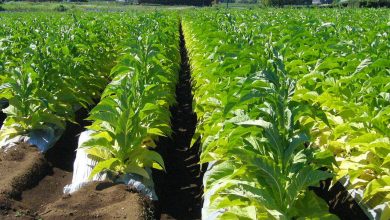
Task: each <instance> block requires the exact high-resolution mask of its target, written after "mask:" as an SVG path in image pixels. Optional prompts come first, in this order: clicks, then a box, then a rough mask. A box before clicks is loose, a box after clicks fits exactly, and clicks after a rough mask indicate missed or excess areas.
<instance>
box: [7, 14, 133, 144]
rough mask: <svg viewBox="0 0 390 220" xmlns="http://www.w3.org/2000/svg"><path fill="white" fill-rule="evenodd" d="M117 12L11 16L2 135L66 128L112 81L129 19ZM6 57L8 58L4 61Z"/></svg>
mask: <svg viewBox="0 0 390 220" xmlns="http://www.w3.org/2000/svg"><path fill="white" fill-rule="evenodd" d="M117 18H118V19H117V20H116V21H111V19H113V17H112V16H107V15H106V16H99V17H97V16H95V15H93V14H89V15H78V14H74V15H63V16H55V15H50V16H48V15H47V14H44V13H43V14H23V15H22V16H20V17H19V15H13V14H9V15H6V16H2V18H1V20H2V28H1V31H0V50H1V51H2V53H1V55H0V56H1V60H2V61H1V63H0V73H1V78H0V82H1V83H2V84H1V86H0V99H6V100H8V102H9V107H8V108H6V109H4V110H3V111H4V113H6V114H7V119H6V121H5V122H4V126H5V127H4V129H2V133H1V135H0V137H1V139H3V138H6V137H7V136H8V137H12V136H15V135H18V134H25V133H28V132H30V131H32V130H39V129H43V130H45V129H46V128H47V127H50V126H51V125H55V126H57V127H58V128H61V129H64V128H65V122H66V121H71V122H74V111H75V110H76V109H78V108H80V107H84V108H87V107H88V106H89V105H91V104H93V103H94V102H93V99H95V98H97V97H99V94H100V92H101V90H102V89H103V88H104V86H105V85H106V83H107V78H108V72H109V69H110V68H111V67H112V63H113V61H114V59H115V57H116V54H115V52H116V47H117V45H118V44H119V42H120V41H121V39H123V37H124V36H125V35H126V33H124V32H119V33H118V31H117V29H121V27H123V26H125V25H126V23H127V22H128V21H129V20H130V21H131V18H127V19H128V20H127V21H124V20H121V18H120V16H118V17H117ZM3 61H4V62H3Z"/></svg>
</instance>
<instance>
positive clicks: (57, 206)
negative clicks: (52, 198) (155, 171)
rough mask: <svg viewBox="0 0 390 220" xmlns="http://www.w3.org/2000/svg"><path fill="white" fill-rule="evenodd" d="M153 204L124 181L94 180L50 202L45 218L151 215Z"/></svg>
mask: <svg viewBox="0 0 390 220" xmlns="http://www.w3.org/2000/svg"><path fill="white" fill-rule="evenodd" d="M150 208H151V204H150V203H149V202H148V200H147V199H146V198H144V197H142V196H140V194H138V193H135V192H134V191H133V190H132V189H129V188H128V187H127V186H125V185H123V184H112V183H109V182H93V183H91V184H89V185H87V186H85V187H83V188H82V189H80V190H79V191H77V192H76V193H74V194H72V195H65V196H63V197H62V198H61V199H59V200H57V201H56V202H54V203H52V204H49V205H48V206H47V207H46V208H45V210H44V211H43V212H42V213H40V216H41V217H42V218H43V219H48V220H50V219H59V220H60V219H72V220H73V219H74V220H76V219H80V220H84V219H107V220H108V219H147V218H150V217H148V216H150V212H149V209H150Z"/></svg>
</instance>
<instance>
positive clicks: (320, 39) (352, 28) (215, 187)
mask: <svg viewBox="0 0 390 220" xmlns="http://www.w3.org/2000/svg"><path fill="white" fill-rule="evenodd" d="M387 12H388V11H387V10H358V11H356V10H342V11H339V10H275V9H272V10H260V11H246V12H245V13H243V12H242V11H211V10H205V11H196V12H192V13H188V14H186V15H184V17H183V30H184V35H185V40H186V44H187V48H188V50H189V57H190V61H191V66H192V71H193V72H192V77H193V86H194V88H193V92H194V106H195V111H196V113H197V115H198V118H199V124H198V127H197V132H196V135H195V137H194V141H195V140H196V139H197V138H199V137H200V138H201V142H202V147H201V150H202V154H201V163H204V164H206V163H208V171H207V172H206V174H205V178H204V187H205V203H204V207H203V211H202V214H203V217H204V218H218V219H226V218H229V219H269V218H271V217H272V218H277V219H291V218H319V219H334V218H337V217H336V216H334V215H332V214H330V213H328V207H327V204H326V202H325V201H323V200H322V199H320V198H319V197H317V196H316V195H315V194H314V193H313V192H312V191H310V190H308V187H309V186H316V185H318V184H319V182H320V181H321V180H325V179H328V178H332V184H335V183H336V182H337V181H340V182H342V183H343V184H344V186H345V187H346V189H347V190H349V192H350V193H351V195H352V196H353V197H354V198H355V200H356V201H357V202H358V203H359V205H360V206H361V207H362V209H363V210H364V211H365V212H366V214H367V216H369V217H370V218H375V219H388V217H389V210H390V203H389V202H390V196H389V195H390V194H389V190H390V189H389V187H388V186H389V185H390V179H389V178H390V175H389V168H390V167H389V166H390V163H389V162H390V161H389V158H390V157H389V153H390V141H389V134H390V133H389V132H390V128H389V123H390V114H389V113H390V112H389V111H390V93H389V91H390V82H389V79H390V72H389V66H390V65H389V59H388V58H389V52H390V48H389V41H388V39H389V38H388V30H389V21H388V15H387V14H386V13H387Z"/></svg>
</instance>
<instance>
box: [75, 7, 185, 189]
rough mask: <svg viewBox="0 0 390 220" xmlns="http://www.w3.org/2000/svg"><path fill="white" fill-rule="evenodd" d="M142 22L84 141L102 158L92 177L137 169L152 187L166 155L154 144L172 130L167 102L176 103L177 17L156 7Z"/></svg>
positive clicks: (126, 46) (113, 72) (134, 29)
mask: <svg viewBox="0 0 390 220" xmlns="http://www.w3.org/2000/svg"><path fill="white" fill-rule="evenodd" d="M137 23H138V24H139V25H136V26H133V27H132V28H131V29H127V30H126V31H129V32H131V33H132V34H133V36H132V37H131V38H128V39H125V40H124V45H123V48H122V51H123V52H122V53H121V56H120V58H119V62H118V64H117V65H116V66H115V67H114V68H113V69H112V70H111V75H110V77H111V78H112V81H111V83H110V84H109V85H108V86H107V87H106V89H105V90H104V92H103V94H102V97H101V100H100V102H99V103H98V105H97V106H96V107H95V108H93V109H92V111H91V113H90V114H91V115H90V117H89V120H92V121H93V124H92V125H91V126H89V127H88V128H89V129H90V130H92V131H93V135H92V138H91V139H90V140H88V141H87V142H86V143H84V145H83V146H81V147H84V148H86V149H87V151H86V152H87V153H88V154H89V155H90V156H91V157H92V158H93V159H95V160H96V161H97V162H98V164H97V165H96V166H95V168H94V169H93V171H92V173H91V175H90V178H93V177H94V176H95V175H96V174H98V173H101V172H109V174H110V175H109V176H110V177H113V178H114V179H113V180H115V178H117V177H121V175H123V174H137V175H139V176H140V177H142V182H143V183H144V184H145V185H146V186H148V187H151V188H152V187H153V181H152V179H151V172H150V169H151V168H155V169H160V170H163V169H165V168H164V161H163V159H162V157H161V156H160V155H159V154H158V153H157V152H155V151H153V148H154V147H156V144H155V141H157V140H158V138H159V137H162V136H170V135H171V133H172V130H171V125H170V117H171V114H170V111H169V107H170V106H172V105H174V104H175V100H176V99H175V95H174V94H175V88H176V82H177V79H178V71H179V64H180V54H179V32H178V27H179V24H178V19H177V17H176V16H170V15H167V14H165V15H164V14H160V13H155V14H152V15H145V16H140V17H139V18H138V20H137Z"/></svg>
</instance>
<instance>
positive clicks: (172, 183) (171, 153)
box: [153, 26, 203, 219]
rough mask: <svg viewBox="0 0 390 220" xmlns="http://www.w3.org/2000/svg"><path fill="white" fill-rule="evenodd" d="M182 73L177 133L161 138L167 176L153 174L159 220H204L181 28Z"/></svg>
mask: <svg viewBox="0 0 390 220" xmlns="http://www.w3.org/2000/svg"><path fill="white" fill-rule="evenodd" d="M180 53H181V70H180V73H179V82H178V85H177V87H176V99H177V102H178V104H177V106H175V107H172V108H171V110H170V111H171V114H172V118H171V123H172V130H173V134H172V137H171V138H161V139H160V140H159V143H157V146H158V147H157V151H158V152H159V153H160V154H161V155H162V157H163V159H164V162H165V166H166V173H165V172H160V171H153V179H154V180H155V184H156V192H157V195H158V197H159V204H157V214H156V215H157V216H156V218H158V219H200V218H201V208H202V194H203V188H202V178H203V172H202V171H201V169H200V165H199V164H198V162H199V143H196V144H195V145H194V146H193V147H192V148H190V144H191V139H192V136H193V135H194V132H195V128H196V123H197V117H196V114H195V113H194V112H193V110H192V94H191V75H190V74H191V73H190V66H189V61H188V55H187V50H186V48H185V42H184V36H183V32H182V29H181V26H180Z"/></svg>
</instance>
